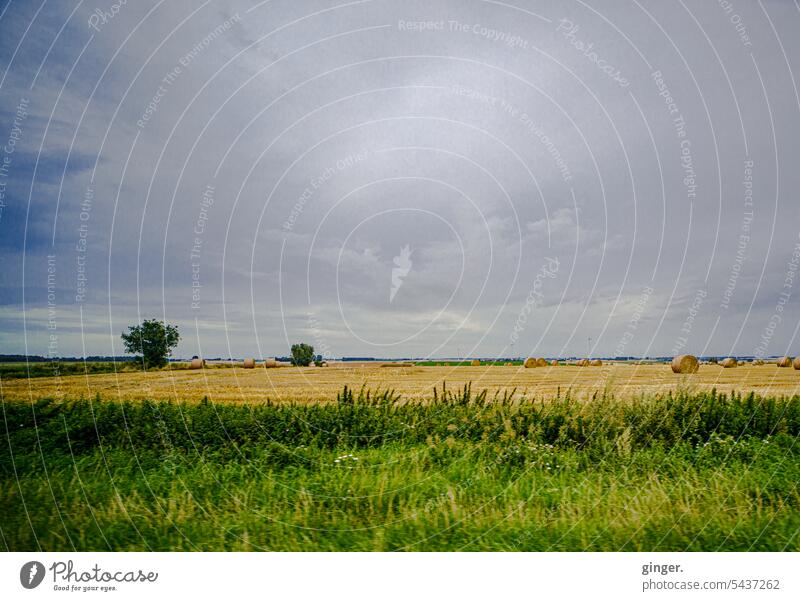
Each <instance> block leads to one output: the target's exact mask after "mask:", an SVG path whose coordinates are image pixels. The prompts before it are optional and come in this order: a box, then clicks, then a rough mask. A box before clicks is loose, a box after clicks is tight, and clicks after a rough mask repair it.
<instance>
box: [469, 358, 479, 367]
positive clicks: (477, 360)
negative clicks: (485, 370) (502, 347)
mask: <svg viewBox="0 0 800 601" xmlns="http://www.w3.org/2000/svg"><path fill="white" fill-rule="evenodd" d="M470 365H471V366H472V367H480V366H481V361H480V359H473V360H472V361H471V362H470Z"/></svg>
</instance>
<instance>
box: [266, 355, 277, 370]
mask: <svg viewBox="0 0 800 601" xmlns="http://www.w3.org/2000/svg"><path fill="white" fill-rule="evenodd" d="M264 367H266V368H267V369H269V368H271V367H278V362H277V361H276V360H275V359H274V358H273V359H264Z"/></svg>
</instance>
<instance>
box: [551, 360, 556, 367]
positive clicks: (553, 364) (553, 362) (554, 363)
mask: <svg viewBox="0 0 800 601" xmlns="http://www.w3.org/2000/svg"><path fill="white" fill-rule="evenodd" d="M550 365H552V366H553V367H558V361H556V360H555V359H553V360H552V361H551V362H550Z"/></svg>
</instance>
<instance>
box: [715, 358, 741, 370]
mask: <svg viewBox="0 0 800 601" xmlns="http://www.w3.org/2000/svg"><path fill="white" fill-rule="evenodd" d="M719 364H720V365H721V366H722V367H724V368H725V369H730V368H731V367H737V366H738V365H739V362H738V361H737V360H736V359H734V358H733V357H728V358H726V359H723V360H722V361H720V362H719Z"/></svg>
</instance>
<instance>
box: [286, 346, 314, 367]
mask: <svg viewBox="0 0 800 601" xmlns="http://www.w3.org/2000/svg"><path fill="white" fill-rule="evenodd" d="M314 358H315V357H314V347H313V346H311V345H310V344H306V343H305V342H301V343H300V344H293V345H292V365H299V366H301V367H308V366H309V365H311V362H312V361H313V360H314Z"/></svg>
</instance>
